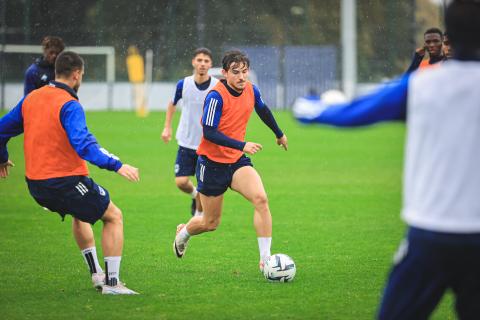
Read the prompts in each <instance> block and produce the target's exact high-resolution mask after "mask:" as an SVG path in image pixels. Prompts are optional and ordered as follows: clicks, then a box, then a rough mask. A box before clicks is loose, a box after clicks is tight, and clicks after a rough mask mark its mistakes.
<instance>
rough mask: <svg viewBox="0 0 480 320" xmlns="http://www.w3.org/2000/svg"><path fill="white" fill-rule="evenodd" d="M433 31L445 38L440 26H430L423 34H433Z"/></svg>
mask: <svg viewBox="0 0 480 320" xmlns="http://www.w3.org/2000/svg"><path fill="white" fill-rule="evenodd" d="M431 33H438V34H439V35H440V38H441V39H443V32H442V30H440V29H439V28H429V29H427V31H425V33H424V34H423V36H425V35H427V34H431Z"/></svg>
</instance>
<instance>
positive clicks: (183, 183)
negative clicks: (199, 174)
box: [175, 177, 189, 190]
mask: <svg viewBox="0 0 480 320" xmlns="http://www.w3.org/2000/svg"><path fill="white" fill-rule="evenodd" d="M188 183H189V180H188V178H187V177H179V178H175V184H176V185H177V188H180V189H182V190H183V189H186V188H188Z"/></svg>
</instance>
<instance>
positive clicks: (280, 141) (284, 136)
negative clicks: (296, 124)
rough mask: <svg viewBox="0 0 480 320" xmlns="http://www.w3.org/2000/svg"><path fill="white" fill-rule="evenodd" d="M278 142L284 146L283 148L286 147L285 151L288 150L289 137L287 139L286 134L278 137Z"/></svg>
mask: <svg viewBox="0 0 480 320" xmlns="http://www.w3.org/2000/svg"><path fill="white" fill-rule="evenodd" d="M277 144H278V145H279V146H280V147H283V149H285V151H287V150H288V139H287V136H286V135H283V136H282V137H281V138H278V139H277Z"/></svg>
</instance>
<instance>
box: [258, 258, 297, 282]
mask: <svg viewBox="0 0 480 320" xmlns="http://www.w3.org/2000/svg"><path fill="white" fill-rule="evenodd" d="M296 271H297V268H296V267H295V262H293V259H292V258H290V257H289V256H287V255H286V254H282V253H277V254H274V255H272V256H270V257H269V258H268V259H267V260H265V265H264V267H263V275H264V276H265V279H267V280H268V281H270V282H290V281H292V280H293V278H294V277H295V272H296Z"/></svg>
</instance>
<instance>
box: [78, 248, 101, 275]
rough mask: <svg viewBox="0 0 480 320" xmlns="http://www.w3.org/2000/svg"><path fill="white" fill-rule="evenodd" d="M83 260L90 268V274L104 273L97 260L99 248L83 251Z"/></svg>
mask: <svg viewBox="0 0 480 320" xmlns="http://www.w3.org/2000/svg"><path fill="white" fill-rule="evenodd" d="M82 256H83V260H85V263H86V264H87V266H88V268H89V269H90V274H92V273H102V272H103V270H102V267H100V264H99V263H98V258H97V248H95V247H91V248H86V249H83V250H82Z"/></svg>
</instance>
